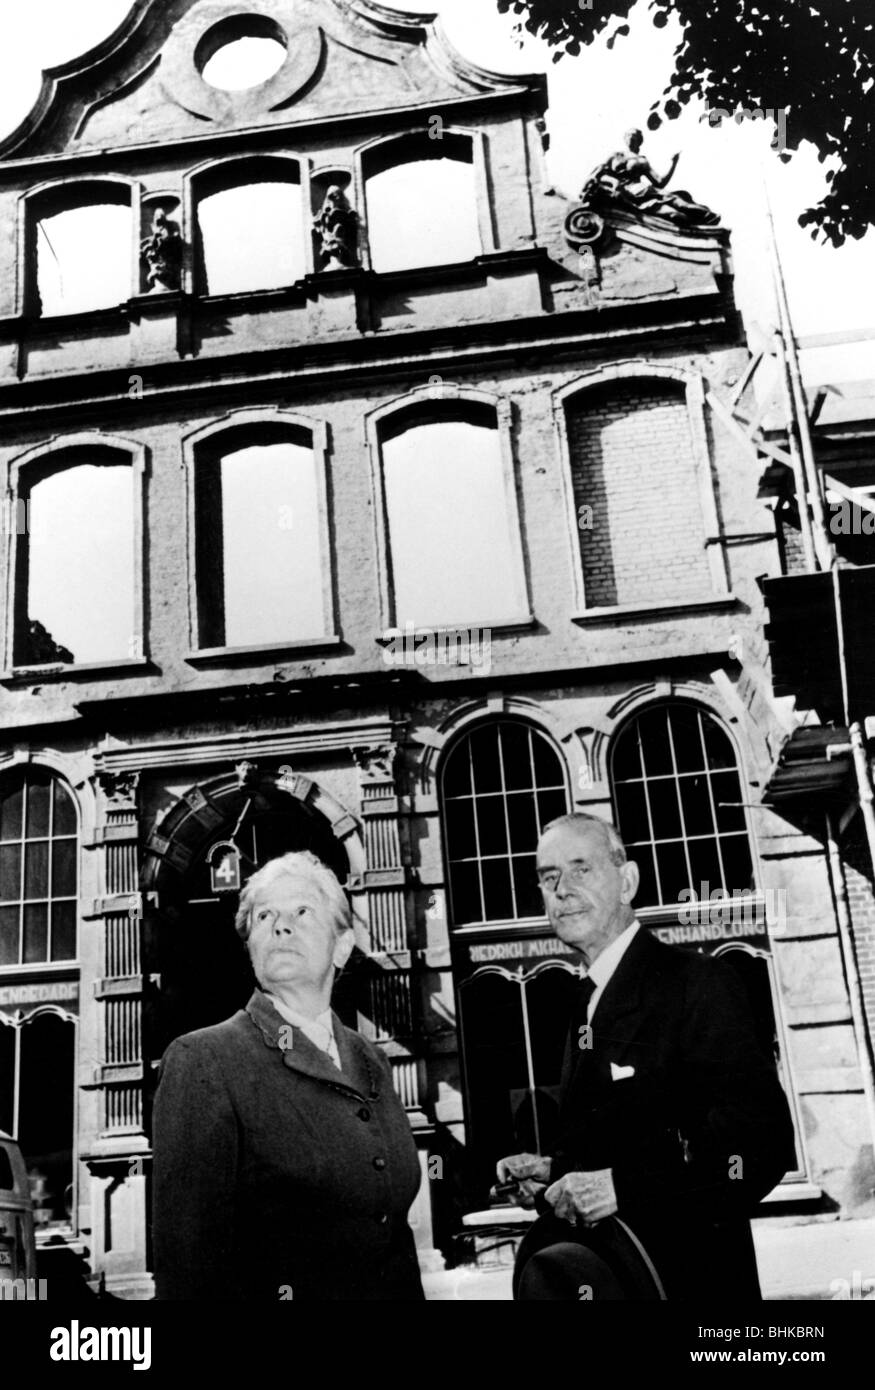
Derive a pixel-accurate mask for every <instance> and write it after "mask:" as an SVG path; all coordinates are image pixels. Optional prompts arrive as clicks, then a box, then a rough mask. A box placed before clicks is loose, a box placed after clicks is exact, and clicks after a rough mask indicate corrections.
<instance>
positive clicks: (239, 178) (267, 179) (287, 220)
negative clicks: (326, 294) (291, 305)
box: [193, 158, 309, 294]
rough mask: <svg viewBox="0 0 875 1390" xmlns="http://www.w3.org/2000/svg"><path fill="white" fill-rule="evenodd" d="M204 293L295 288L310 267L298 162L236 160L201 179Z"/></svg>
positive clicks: (197, 194) (196, 189)
mask: <svg viewBox="0 0 875 1390" xmlns="http://www.w3.org/2000/svg"><path fill="white" fill-rule="evenodd" d="M193 197H194V204H195V215H196V219H197V262H198V288H199V290H200V291H201V293H203V294H236V293H241V292H243V291H246V290H265V289H277V288H281V287H282V286H286V285H293V284H294V283H295V282H296V281H297V280H300V279H301V278H302V277H303V276H304V275H305V274H306V273H307V270H308V269H309V266H308V262H307V246H308V242H309V230H308V231H307V232H306V235H305V227H304V200H303V196H302V189H301V172H300V166H299V165H298V163H297V161H296V160H291V159H278V158H263V159H251V160H246V161H243V162H241V161H240V160H232V161H230V162H229V163H223V164H219V165H215V166H212V167H210V168H209V169H206V170H204V171H203V172H201V173H199V174H196V175H195V176H194V179H193Z"/></svg>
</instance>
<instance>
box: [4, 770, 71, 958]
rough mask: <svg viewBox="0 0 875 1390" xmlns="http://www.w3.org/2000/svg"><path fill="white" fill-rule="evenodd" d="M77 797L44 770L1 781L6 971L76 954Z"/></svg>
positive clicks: (18, 774) (58, 779) (21, 773)
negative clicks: (15, 966) (14, 967)
mask: <svg viewBox="0 0 875 1390" xmlns="http://www.w3.org/2000/svg"><path fill="white" fill-rule="evenodd" d="M77 857H78V836H77V822H76V808H75V805H74V803H73V798H72V796H71V795H70V792H69V791H68V790H67V788H66V786H65V785H64V783H63V782H62V781H61V780H60V778H58V777H54V776H53V775H52V774H51V773H49V772H47V771H45V770H44V769H42V768H36V767H29V768H28V769H27V770H26V771H19V772H14V773H10V774H8V775H7V776H6V777H5V778H4V779H3V780H2V782H0V969H2V968H3V967H4V966H8V965H36V964H41V963H46V962H49V961H63V960H75V958H76V901H77V894H78V883H77Z"/></svg>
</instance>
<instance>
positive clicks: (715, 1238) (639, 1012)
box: [498, 813, 793, 1301]
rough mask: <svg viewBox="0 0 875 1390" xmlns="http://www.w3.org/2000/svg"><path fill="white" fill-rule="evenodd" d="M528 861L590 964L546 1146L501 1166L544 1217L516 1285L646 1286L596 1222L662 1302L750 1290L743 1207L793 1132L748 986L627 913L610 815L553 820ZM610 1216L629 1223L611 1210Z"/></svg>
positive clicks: (752, 1265) (551, 909) (561, 925)
mask: <svg viewBox="0 0 875 1390" xmlns="http://www.w3.org/2000/svg"><path fill="white" fill-rule="evenodd" d="M537 872H538V879H539V882H540V885H541V890H542V892H543V895H544V902H545V907H546V911H547V916H548V918H549V921H550V924H551V926H552V927H553V930H554V931H555V933H556V935H557V936H558V937H559V938H560V940H561V941H564V942H567V944H568V945H569V946H572V947H574V949H575V950H576V951H578V952H579V953H580V958H581V961H582V963H583V965H585V966H586V974H585V976H584V977H583V979H582V980H581V983H580V984H579V986H578V987H577V997H576V999H575V1003H574V1005H573V1012H572V1018H571V1025H570V1030H569V1036H568V1043H567V1047H566V1055H565V1063H564V1067H563V1074H562V1084H561V1090H560V1117H559V1141H558V1144H557V1146H556V1150H555V1152H554V1154H553V1155H552V1157H549V1158H548V1157H542V1156H540V1155H535V1154H515V1155H513V1156H511V1157H509V1158H504V1159H502V1160H500V1162H499V1164H498V1177H499V1180H500V1181H507V1180H517V1181H518V1182H519V1184H520V1200H521V1201H522V1203H523V1205H528V1206H531V1205H534V1204H535V1203H537V1204H538V1205H539V1206H541V1207H542V1209H544V1210H545V1212H546V1214H545V1215H544V1216H542V1217H541V1220H540V1221H539V1222H538V1223H536V1226H537V1230H536V1231H534V1232H533V1233H532V1236H531V1238H530V1237H528V1236H527V1237H526V1241H525V1242H524V1246H523V1249H522V1250H521V1252H520V1256H521V1258H520V1260H519V1261H518V1266H517V1270H518V1276H519V1283H518V1288H517V1297H522V1298H527V1297H535V1298H573V1299H576V1298H578V1297H579V1294H578V1288H580V1287H581V1286H585V1287H586V1289H587V1290H588V1291H589V1292H588V1293H587V1294H586V1295H585V1296H586V1297H592V1298H596V1299H599V1298H614V1299H617V1298H624V1297H636V1296H647V1295H636V1294H635V1293H634V1292H630V1291H629V1280H628V1278H624V1273H627V1272H628V1271H625V1272H624V1271H623V1270H620V1269H618V1268H617V1267H616V1266H612V1258H613V1253H615V1248H616V1243H615V1242H609V1243H608V1244H607V1245H606V1244H605V1241H604V1240H602V1239H601V1230H600V1227H599V1223H605V1224H604V1227H602V1228H601V1229H602V1230H611V1231H614V1228H615V1229H616V1232H620V1231H622V1232H623V1233H624V1235H623V1239H625V1238H626V1234H627V1233H628V1232H631V1233H632V1237H633V1238H634V1240H635V1244H636V1245H637V1246H638V1248H639V1249H640V1248H641V1247H643V1252H644V1256H643V1258H645V1259H647V1260H648V1262H649V1263H650V1264H651V1265H652V1266H655V1276H656V1278H655V1279H653V1281H652V1282H653V1287H654V1288H655V1289H656V1290H657V1291H659V1290H660V1286H661V1289H662V1290H664V1296H665V1297H667V1298H669V1299H683V1298H696V1297H701V1296H707V1297H708V1298H709V1299H710V1298H714V1297H716V1296H720V1297H723V1298H728V1299H734V1300H739V1301H743V1300H746V1299H750V1298H755V1299H757V1298H759V1296H760V1295H759V1284H758V1280H757V1270H756V1260H755V1256H754V1250H753V1243H752V1239H751V1233H750V1224H749V1217H750V1215H751V1213H752V1212H753V1210H754V1208H755V1207H756V1205H757V1203H758V1202H759V1201H760V1200H761V1198H762V1197H763V1196H764V1195H765V1194H766V1193H767V1192H768V1191H769V1190H770V1189H771V1188H772V1187H773V1186H774V1185H775V1183H777V1182H778V1181H779V1180H780V1179H781V1177H783V1175H784V1173H785V1172H786V1170H787V1168H788V1166H790V1164H791V1163H792V1161H793V1131H792V1124H791V1121H790V1114H789V1109H788V1106H787V1101H786V1099H785V1096H784V1093H783V1091H782V1090H781V1087H780V1085H779V1083H778V1078H777V1075H776V1072H775V1067H774V1064H773V1062H772V1059H771V1058H768V1057H766V1056H765V1055H764V1054H763V1053H762V1052H761V1050H760V1048H759V1046H758V1043H757V1039H756V1036H755V1032H754V1028H753V1023H752V1020H751V1017H750V1015H749V1011H748V1005H747V1000H746V997H745V994H744V990H743V988H742V987H741V985H740V983H739V982H738V981H737V979H736V977H735V975H734V974H733V972H732V970H731V967H729V966H728V965H727V964H725V963H724V962H721V961H718V960H714V959H713V958H710V957H707V956H703V955H699V954H697V953H695V952H692V951H688V950H683V949H680V948H677V947H674V946H665V945H663V944H662V943H661V942H660V941H658V940H657V939H656V938H655V937H654V936H652V935H651V934H650V932H648V931H646V930H644V929H643V928H642V927H641V926H640V924H639V923H638V922H636V920H635V914H634V912H633V909H632V899H633V898H634V896H635V892H636V889H637V887H638V870H637V868H636V866H635V865H634V864H633V863H631V862H630V861H628V860H627V858H626V852H625V849H624V847H623V843H622V841H621V839H620V837H619V835H618V834H617V831H616V830H615V829H614V827H613V826H612V825H610V824H608V823H607V822H606V821H603V820H600V819H598V818H597V817H594V816H589V815H585V814H583V813H575V814H571V815H567V816H561V817H560V818H559V819H558V820H555V821H553V822H552V823H551V824H550V825H548V826H547V828H546V830H545V831H544V833H543V835H542V837H541V840H540V843H539V844H538V850H537ZM615 1214H616V1216H617V1217H618V1218H619V1220H620V1221H621V1222H622V1223H623V1224H622V1227H621V1226H620V1225H619V1224H618V1222H606V1221H605V1219H606V1218H608V1217H612V1216H614V1215H615ZM588 1247H591V1248H588ZM529 1257H531V1259H529ZM651 1273H653V1270H652V1269H651ZM618 1275H619V1276H620V1277H619V1279H618V1277H617V1276H618ZM632 1283H633V1286H634V1283H635V1281H634V1280H633V1281H632ZM639 1287H640V1283H639ZM650 1296H660V1294H659V1292H657V1293H656V1294H653V1295H650Z"/></svg>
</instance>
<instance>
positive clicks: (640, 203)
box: [580, 130, 720, 227]
mask: <svg viewBox="0 0 875 1390" xmlns="http://www.w3.org/2000/svg"><path fill="white" fill-rule="evenodd" d="M624 139H625V141H626V148H625V149H624V150H618V151H617V152H616V153H615V154H612V155H611V156H610V158H608V159H606V160H605V162H604V163H603V164H600V165H599V166H598V168H597V169H594V170H593V172H592V173H591V174H590V176H589V178H588V179H587V181H586V183H585V184H584V186H583V189H582V190H581V194H580V203H581V206H582V207H583V208H589V209H593V210H597V211H604V210H605V209H606V208H609V207H614V208H622V209H624V210H626V211H628V212H632V213H637V214H638V215H640V216H645V217H661V218H663V219H664V220H665V221H667V222H673V223H674V224H675V226H678V227H713V226H714V225H715V223H717V222H719V221H720V217H719V215H718V214H717V213H716V212H712V211H711V209H710V208H707V207H705V205H704V203H697V202H695V201H694V200H693V199H692V198H691V197H690V195H689V193H687V192H686V190H685V189H682V188H678V189H675V190H674V191H672V192H671V193H666V192H665V191H664V190H665V186H666V184H667V183H668V181H669V179H670V178H671V177H672V175H673V174H674V171H675V169H676V168H677V162H678V159H679V158H680V156H679V155H677V154H676V155H675V156H674V158H673V159H672V161H671V165H670V167H669V170H668V173H667V174H665V175H664V176H663V177H662V178H659V177H658V175H657V174H656V173H655V172H654V170H653V167H652V165H651V163H650V160H649V159H647V158H646V157H645V156H644V155H643V154H641V153H640V150H641V146H642V144H643V142H644V136H643V135H642V134H641V131H640V130H628V131H627V132H626V134H625V136H624Z"/></svg>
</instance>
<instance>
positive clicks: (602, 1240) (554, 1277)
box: [513, 1212, 665, 1302]
mask: <svg viewBox="0 0 875 1390" xmlns="http://www.w3.org/2000/svg"><path fill="white" fill-rule="evenodd" d="M583 1285H585V1286H587V1287H588V1288H589V1289H590V1296H591V1297H593V1298H596V1299H627V1300H629V1301H634V1302H643V1301H650V1300H653V1301H655V1300H659V1299H664V1298H665V1291H664V1289H663V1287H662V1282H661V1280H660V1278H659V1275H658V1274H657V1272H656V1269H655V1267H654V1264H653V1261H652V1260H651V1259H650V1256H649V1255H648V1254H647V1251H646V1250H645V1249H644V1246H643V1245H642V1244H641V1242H640V1240H639V1239H638V1237H637V1236H636V1235H635V1233H634V1232H633V1231H632V1230H631V1229H630V1227H629V1226H627V1225H626V1223H625V1221H621V1220H620V1218H619V1217H618V1216H608V1217H606V1218H605V1219H604V1220H603V1221H599V1222H597V1224H596V1225H595V1226H583V1225H574V1226H572V1225H571V1223H570V1222H568V1221H562V1220H560V1219H559V1217H557V1216H555V1215H554V1214H553V1212H548V1213H545V1214H544V1215H543V1216H539V1217H538V1220H537V1221H536V1222H535V1223H534V1224H533V1225H532V1226H531V1227H530V1228H529V1230H528V1231H527V1232H526V1234H525V1236H524V1237H523V1239H522V1242H521V1244H520V1247H519V1250H518V1251H517V1256H516V1264H515V1266H514V1272H513V1296H514V1298H515V1299H559V1300H566V1301H569V1300H570V1301H572V1302H578V1301H580V1300H581V1292H580V1290H581V1286H583Z"/></svg>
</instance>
